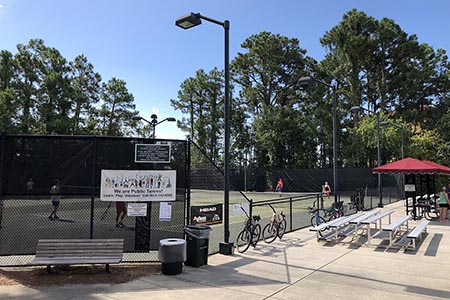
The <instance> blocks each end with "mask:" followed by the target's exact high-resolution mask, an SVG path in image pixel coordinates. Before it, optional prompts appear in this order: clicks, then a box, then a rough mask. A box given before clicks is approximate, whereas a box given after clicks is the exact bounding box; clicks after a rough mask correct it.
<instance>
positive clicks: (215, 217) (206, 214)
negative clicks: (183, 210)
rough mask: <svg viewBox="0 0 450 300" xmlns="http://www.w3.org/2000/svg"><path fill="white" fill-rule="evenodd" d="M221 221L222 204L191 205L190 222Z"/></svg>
mask: <svg viewBox="0 0 450 300" xmlns="http://www.w3.org/2000/svg"><path fill="white" fill-rule="evenodd" d="M220 223H222V204H215V205H203V206H191V224H193V225H196V224H200V225H212V224H220Z"/></svg>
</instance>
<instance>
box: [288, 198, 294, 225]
mask: <svg viewBox="0 0 450 300" xmlns="http://www.w3.org/2000/svg"><path fill="white" fill-rule="evenodd" d="M289 211H290V218H289V231H292V216H293V211H292V197H289Z"/></svg>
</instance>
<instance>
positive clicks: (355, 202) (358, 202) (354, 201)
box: [349, 189, 364, 212]
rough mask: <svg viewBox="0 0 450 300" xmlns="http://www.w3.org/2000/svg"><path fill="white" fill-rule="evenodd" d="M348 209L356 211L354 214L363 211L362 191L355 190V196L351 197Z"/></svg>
mask: <svg viewBox="0 0 450 300" xmlns="http://www.w3.org/2000/svg"><path fill="white" fill-rule="evenodd" d="M349 209H356V212H359V211H364V190H363V189H357V190H356V195H354V196H352V197H351V200H350V203H349Z"/></svg>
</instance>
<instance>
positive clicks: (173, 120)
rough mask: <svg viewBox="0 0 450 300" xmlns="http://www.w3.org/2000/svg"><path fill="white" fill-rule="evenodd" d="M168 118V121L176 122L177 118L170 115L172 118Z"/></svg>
mask: <svg viewBox="0 0 450 300" xmlns="http://www.w3.org/2000/svg"><path fill="white" fill-rule="evenodd" d="M166 120H167V121H168V122H175V121H176V120H177V119H175V118H172V117H170V118H167V119H166Z"/></svg>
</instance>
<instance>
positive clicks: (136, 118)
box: [131, 116, 142, 121]
mask: <svg viewBox="0 0 450 300" xmlns="http://www.w3.org/2000/svg"><path fill="white" fill-rule="evenodd" d="M131 119H132V120H133V121H140V120H142V117H139V116H134V117H132V118H131Z"/></svg>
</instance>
